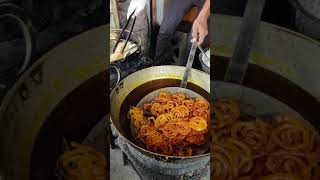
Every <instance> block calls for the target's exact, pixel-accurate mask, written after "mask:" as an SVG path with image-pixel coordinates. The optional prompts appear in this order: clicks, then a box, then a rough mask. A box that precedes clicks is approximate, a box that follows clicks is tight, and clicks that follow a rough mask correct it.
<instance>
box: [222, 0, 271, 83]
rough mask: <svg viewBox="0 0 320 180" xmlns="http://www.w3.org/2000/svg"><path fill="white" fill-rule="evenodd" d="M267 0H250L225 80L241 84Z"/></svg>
mask: <svg viewBox="0 0 320 180" xmlns="http://www.w3.org/2000/svg"><path fill="white" fill-rule="evenodd" d="M264 3H265V0H248V2H247V6H246V9H245V13H244V17H243V22H242V25H241V27H240V33H239V35H238V40H237V42H236V47H235V50H234V52H233V56H232V58H231V60H230V63H229V66H228V69H227V72H226V75H225V78H224V80H225V81H227V82H232V83H238V84H241V83H242V81H243V79H244V76H245V73H246V71H247V67H248V58H249V53H250V50H251V46H252V44H253V41H254V38H255V35H256V32H257V30H258V28H259V25H260V18H261V15H262V11H263V7H264Z"/></svg>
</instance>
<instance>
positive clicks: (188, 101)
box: [182, 99, 194, 111]
mask: <svg viewBox="0 0 320 180" xmlns="http://www.w3.org/2000/svg"><path fill="white" fill-rule="evenodd" d="M193 104H194V101H193V100H192V99H186V100H183V101H182V105H183V106H185V107H187V108H188V109H189V111H193Z"/></svg>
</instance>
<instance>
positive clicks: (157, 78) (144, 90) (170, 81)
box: [110, 66, 210, 163]
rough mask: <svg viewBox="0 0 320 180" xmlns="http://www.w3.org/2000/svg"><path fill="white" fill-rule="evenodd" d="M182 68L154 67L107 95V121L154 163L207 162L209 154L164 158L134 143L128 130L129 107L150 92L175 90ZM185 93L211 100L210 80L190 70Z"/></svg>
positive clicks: (135, 75) (133, 77) (133, 75)
mask: <svg viewBox="0 0 320 180" xmlns="http://www.w3.org/2000/svg"><path fill="white" fill-rule="evenodd" d="M184 70H185V67H181V66H154V67H149V68H146V69H143V70H140V71H137V72H135V73H133V74H130V75H129V76H127V77H126V78H125V79H123V80H122V81H121V82H120V83H119V84H118V85H117V86H116V87H115V88H114V90H113V91H112V92H111V95H110V104H111V106H110V119H111V122H112V124H113V126H114V127H115V129H116V131H117V134H118V135H119V137H120V138H122V139H123V140H124V141H125V142H127V143H128V144H129V145H130V146H132V147H133V148H135V149H136V150H138V151H139V152H140V153H142V154H144V155H146V156H148V157H152V158H153V159H157V160H161V161H165V162H170V163H183V162H186V163H187V162H193V161H196V160H206V159H208V157H209V152H206V153H205V154H202V155H196V156H188V157H178V156H166V155H161V154H158V153H154V152H151V151H148V150H146V149H144V148H142V147H140V146H138V145H136V144H135V143H134V142H135V140H134V137H133V136H132V132H131V130H130V125H131V123H130V120H128V119H127V117H126V115H127V112H128V111H129V108H130V106H136V105H137V104H138V102H139V101H140V100H141V99H142V98H143V97H144V96H146V95H147V94H149V93H150V92H153V91H155V90H157V89H160V88H164V87H178V86H179V85H180V82H181V79H182V76H183V73H184ZM187 88H188V89H190V90H192V91H195V92H197V93H198V94H200V95H202V96H203V97H204V98H206V99H208V100H209V99H210V94H209V92H210V76H209V74H206V73H204V72H202V71H198V70H195V69H192V70H191V72H190V76H189V83H188V87H187Z"/></svg>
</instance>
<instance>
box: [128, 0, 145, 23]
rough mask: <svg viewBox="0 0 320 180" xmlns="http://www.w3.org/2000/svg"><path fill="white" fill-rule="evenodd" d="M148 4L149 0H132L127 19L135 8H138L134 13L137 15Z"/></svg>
mask: <svg viewBox="0 0 320 180" xmlns="http://www.w3.org/2000/svg"><path fill="white" fill-rule="evenodd" d="M146 4H147V0H131V2H130V5H129V8H128V12H127V19H128V18H129V16H130V14H131V13H132V12H133V11H134V10H136V12H135V13H134V15H135V16H137V15H138V14H139V12H141V11H142V10H143V9H144V8H145V7H146Z"/></svg>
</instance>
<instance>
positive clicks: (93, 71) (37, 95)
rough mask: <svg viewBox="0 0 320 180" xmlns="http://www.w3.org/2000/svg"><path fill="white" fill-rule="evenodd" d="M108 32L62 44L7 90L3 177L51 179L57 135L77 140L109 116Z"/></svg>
mask: <svg viewBox="0 0 320 180" xmlns="http://www.w3.org/2000/svg"><path fill="white" fill-rule="evenodd" d="M108 33H109V26H107V25H105V26H101V27H98V28H95V29H92V30H89V31H87V32H84V33H82V34H80V35H78V36H76V37H73V38H72V39H69V40H67V41H65V42H63V43H62V44H60V45H58V46H57V47H55V48H53V49H52V50H51V51H49V52H48V53H46V54H44V55H43V56H42V57H41V58H40V59H39V60H37V61H36V62H35V63H34V64H33V65H32V66H31V67H30V68H29V69H28V70H26V72H25V73H24V74H23V75H22V76H21V77H20V79H19V80H18V81H17V82H16V83H15V84H14V85H13V87H12V88H11V89H10V90H9V91H8V93H7V95H6V96H5V98H4V99H3V101H2V104H1V107H0V144H1V148H0V176H3V177H4V179H10V180H28V179H32V180H44V179H46V180H51V179H52V180H54V179H56V178H55V176H54V172H55V163H56V160H57V158H58V156H59V155H60V154H61V153H62V136H65V137H66V138H67V139H69V140H72V141H77V142H82V140H83V139H84V138H85V137H86V136H87V135H88V133H89V132H90V130H91V128H93V127H94V126H95V125H96V124H97V123H98V122H100V121H101V119H102V118H103V117H104V116H105V115H106V114H107V113H108V110H109V109H108V105H109V103H107V102H108V99H109V96H108V93H107V90H108V87H107V86H108V85H107V84H106V82H107V78H108V77H107V73H106V72H105V70H106V69H107V65H108V61H107V59H108V53H107V51H106V49H108V47H107V46H106V44H107V41H106V40H105V38H103V37H105V35H106V34H108ZM0 179H1V178H0Z"/></svg>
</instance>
